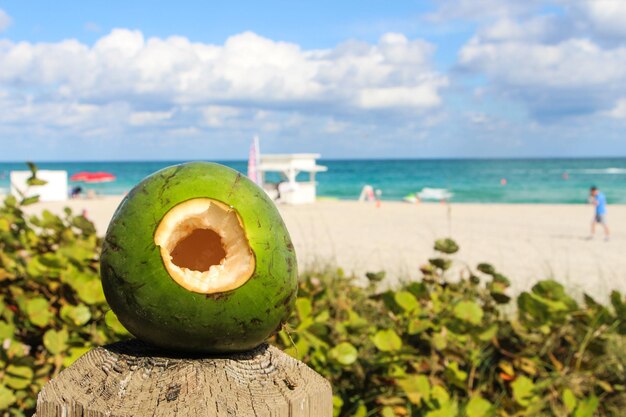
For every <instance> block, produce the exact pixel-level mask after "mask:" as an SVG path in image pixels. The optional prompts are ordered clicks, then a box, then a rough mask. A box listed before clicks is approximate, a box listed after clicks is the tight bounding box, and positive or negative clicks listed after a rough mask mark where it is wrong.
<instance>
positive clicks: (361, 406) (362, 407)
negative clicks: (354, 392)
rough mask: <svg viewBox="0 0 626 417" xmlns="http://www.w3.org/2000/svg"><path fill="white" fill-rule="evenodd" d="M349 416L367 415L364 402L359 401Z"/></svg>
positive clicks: (364, 416)
mask: <svg viewBox="0 0 626 417" xmlns="http://www.w3.org/2000/svg"><path fill="white" fill-rule="evenodd" d="M351 417H367V407H366V406H365V404H363V403H360V404H359V406H358V407H357V409H356V411H355V412H354V414H352V416H351Z"/></svg>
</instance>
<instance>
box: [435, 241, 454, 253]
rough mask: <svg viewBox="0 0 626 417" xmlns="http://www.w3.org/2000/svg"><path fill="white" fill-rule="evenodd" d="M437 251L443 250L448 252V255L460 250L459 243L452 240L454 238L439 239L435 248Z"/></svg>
mask: <svg viewBox="0 0 626 417" xmlns="http://www.w3.org/2000/svg"><path fill="white" fill-rule="evenodd" d="M434 249H435V250H436V251H438V252H442V253H446V254H448V255H451V254H453V253H456V252H458V250H459V245H457V243H456V242H455V241H454V240H452V239H439V240H437V241H435V248H434Z"/></svg>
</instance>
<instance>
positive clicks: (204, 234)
mask: <svg viewBox="0 0 626 417" xmlns="http://www.w3.org/2000/svg"><path fill="white" fill-rule="evenodd" d="M171 256H172V262H173V263H174V264H175V265H177V266H179V267H181V268H187V269H191V270H193V271H201V272H202V271H208V270H209V269H210V268H211V267H212V266H213V265H219V264H220V262H222V260H223V259H224V258H225V257H226V251H225V250H224V246H223V244H222V238H220V235H218V234H217V233H216V232H215V231H214V230H211V229H195V230H194V231H192V232H191V233H190V234H189V235H187V236H186V237H184V238H183V239H181V240H180V241H179V242H178V243H177V244H176V247H174V250H173V251H172V252H171Z"/></svg>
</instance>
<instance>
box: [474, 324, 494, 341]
mask: <svg viewBox="0 0 626 417" xmlns="http://www.w3.org/2000/svg"><path fill="white" fill-rule="evenodd" d="M497 335H498V325H497V324H495V323H494V324H492V325H491V326H489V327H488V328H487V329H486V330H484V331H482V332H481V333H479V334H478V339H479V340H482V341H483V342H488V341H490V340H491V339H493V338H494V337H496V336H497Z"/></svg>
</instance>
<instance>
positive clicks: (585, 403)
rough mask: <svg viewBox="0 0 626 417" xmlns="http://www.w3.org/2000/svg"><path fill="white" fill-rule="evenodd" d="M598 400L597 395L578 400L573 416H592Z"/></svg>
mask: <svg viewBox="0 0 626 417" xmlns="http://www.w3.org/2000/svg"><path fill="white" fill-rule="evenodd" d="M598 402H599V400H598V397H596V396H595V395H592V396H591V397H588V398H585V399H582V400H580V401H579V402H578V407H576V411H574V417H593V414H594V413H595V412H596V409H597V408H598Z"/></svg>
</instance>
